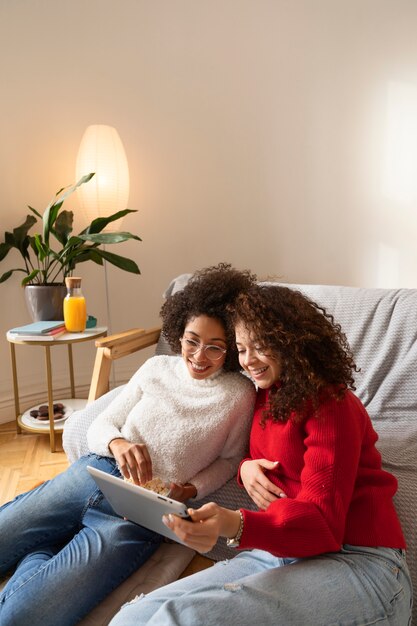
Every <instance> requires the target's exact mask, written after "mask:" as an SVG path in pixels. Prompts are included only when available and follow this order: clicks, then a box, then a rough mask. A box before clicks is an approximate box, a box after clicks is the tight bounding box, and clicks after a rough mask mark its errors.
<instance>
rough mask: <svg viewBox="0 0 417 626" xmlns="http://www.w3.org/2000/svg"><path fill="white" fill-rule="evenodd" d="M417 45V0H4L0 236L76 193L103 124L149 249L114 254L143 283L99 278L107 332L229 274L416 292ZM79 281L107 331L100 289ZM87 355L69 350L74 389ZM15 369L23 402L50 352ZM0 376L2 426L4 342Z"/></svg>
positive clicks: (6, 293) (0, 317)
mask: <svg viewBox="0 0 417 626" xmlns="http://www.w3.org/2000/svg"><path fill="white" fill-rule="evenodd" d="M416 32H417V3H416V2H415V0H207V1H201V0H147V1H145V0H87V1H85V0H13V1H12V0H0V80H1V82H2V88H1V98H0V130H1V133H0V137H1V141H0V178H1V193H0V221H1V229H0V230H1V231H3V230H4V228H13V227H14V226H16V225H17V224H18V222H19V221H20V220H22V221H23V218H24V215H25V214H26V210H25V207H26V204H31V205H32V206H35V207H37V208H38V209H42V208H43V207H44V206H45V205H46V203H47V202H48V201H49V199H50V196H51V195H52V194H53V193H54V192H55V191H56V190H57V189H59V188H60V187H61V186H63V185H66V184H69V183H71V182H73V180H74V167H75V157H76V153H77V149H78V145H79V142H80V140H81V136H82V134H83V132H84V129H85V127H86V126H87V125H88V124H94V123H107V124H110V125H113V126H115V127H116V128H117V129H118V131H119V133H120V135H121V137H122V140H123V142H124V145H125V148H126V153H127V157H128V161H129V165H130V172H131V194H130V200H129V207H130V208H134V209H137V210H138V213H137V214H135V215H134V216H130V217H129V218H128V219H126V221H125V223H124V228H126V229H130V230H132V231H133V232H136V233H138V234H140V235H141V236H142V238H143V243H141V244H137V243H129V244H125V245H123V246H121V247H120V248H119V250H118V251H119V252H120V253H125V254H126V255H130V256H132V257H134V258H135V259H136V260H137V262H138V264H139V266H140V268H141V270H142V276H141V277H134V276H130V275H127V274H125V273H123V272H121V271H118V270H113V269H112V268H110V269H109V291H110V299H111V322H112V329H113V331H119V330H121V329H123V328H126V327H133V326H137V325H149V324H153V323H155V322H156V321H157V319H158V309H159V306H160V303H161V293H162V291H163V289H164V288H165V286H166V285H167V283H168V282H169V280H170V279H171V278H172V277H173V276H175V275H177V274H179V273H182V272H188V271H193V270H194V269H196V268H200V267H203V266H205V265H208V264H213V263H217V262H218V261H221V260H227V261H230V262H232V263H233V264H234V265H236V266H238V267H242V268H243V267H250V268H251V269H252V270H254V271H256V272H257V273H259V274H260V275H265V274H275V275H277V276H279V277H281V279H282V280H284V281H292V282H308V283H338V284H345V285H360V286H382V287H413V286H415V276H416V270H417V258H416V257H417V247H416V244H415V241H416V234H417V224H416V222H417V211H416V197H417V183H416V181H417V176H416V173H417V172H416V170H417V37H416ZM67 208H74V209H77V201H76V199H75V200H74V201H71V202H70V203H68V206H67ZM77 219H78V223H79V225H80V227H81V226H82V225H83V224H82V222H81V218H77ZM15 261H16V263H17V258H16V259H15ZM8 267H9V263H6V262H3V263H1V264H0V272H1V273H2V272H3V271H5V270H6V269H8ZM81 274H82V275H83V277H84V285H85V294H86V296H87V297H88V302H89V312H90V313H92V314H95V315H96V316H98V317H99V321H100V322H101V323H104V324H105V323H106V321H107V315H106V307H105V285H104V273H103V271H102V270H101V269H100V268H96V267H87V266H85V267H84V268H82V271H81ZM18 285H19V280H18V278H17V277H15V278H13V279H12V280H9V281H8V282H7V283H5V284H3V285H0V294H1V297H2V305H3V306H2V308H1V312H0V333H1V335H3V336H4V332H5V330H6V329H7V328H10V327H11V326H14V325H16V324H20V323H22V324H23V323H26V322H28V321H29V320H28V318H27V313H26V310H25V305H24V300H23V293H22V290H21V289H20V288H19V286H18ZM54 352H57V353H58V352H60V349H58V348H56V349H55V350H54ZM54 356H55V358H54V372H55V385H56V387H57V389H61V388H63V387H64V386H65V385H66V378H67V374H66V368H65V358H64V353H62V354H55V355H54ZM92 358H93V350H92V347H91V346H87V347H84V348H79V349H78V348H77V349H76V350H75V359H76V370H77V381H78V382H79V385H80V386H81V389H80V391H85V388H86V385H87V382H88V378H89V375H90V373H91V366H92ZM20 359H21V362H19V372H20V379H21V387H22V389H21V391H22V396H23V398H24V399H25V400H27V401H32V400H35V399H36V400H38V399H39V397H38V396H40V395H41V394H42V393H43V390H42V386H43V376H44V375H43V354H42V352H41V350H39V349H38V348H36V349H35V348H21V349H20ZM0 367H1V377H0V420H1V419H6V418H7V417H8V418H9V419H10V414H11V410H10V407H11V406H12V390H11V375H10V367H9V362H8V346H7V343H6V341H5V340H2V341H1V342H0ZM133 367H135V363H133V361H130V362H129V363H128V364H127V365H123V366H119V369H118V371H117V378H118V380H123V379H125V378H126V377H127V376H128V375H129V374H130V373H131V371H132V369H133ZM40 400H42V398H40Z"/></svg>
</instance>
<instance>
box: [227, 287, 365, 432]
mask: <svg viewBox="0 0 417 626" xmlns="http://www.w3.org/2000/svg"><path fill="white" fill-rule="evenodd" d="M229 311H230V313H231V314H232V315H233V319H234V322H235V324H236V323H237V322H241V323H243V325H244V326H245V328H246V329H247V330H248V332H249V333H250V335H251V336H252V337H253V339H254V341H256V345H257V346H259V348H260V349H261V350H262V351H264V352H265V353H266V354H270V355H271V356H273V355H276V356H277V357H279V358H280V361H281V366H282V373H281V377H280V383H281V385H280V387H279V391H278V388H277V390H276V391H274V392H273V393H272V394H270V400H269V403H270V405H269V406H268V407H267V411H266V412H265V416H264V417H263V418H262V423H264V421H265V419H267V417H268V415H271V416H272V419H273V420H274V421H277V420H281V421H287V420H288V419H290V417H291V419H294V420H296V421H302V420H303V419H305V418H306V416H307V413H308V412H309V411H310V410H311V409H313V411H316V410H317V408H318V406H319V404H320V403H321V402H322V401H323V400H324V399H325V398H326V397H329V396H331V397H335V398H342V397H343V395H344V394H345V392H346V390H347V389H355V386H354V379H353V372H354V371H356V372H357V371H359V370H358V369H357V367H356V365H355V362H354V360H353V356H352V353H351V351H350V348H349V344H348V342H347V339H346V336H345V335H344V333H343V332H342V330H341V327H340V325H339V324H336V323H335V321H334V319H333V316H332V315H330V314H328V313H327V312H326V310H325V309H324V308H323V307H321V306H319V305H318V304H316V303H315V302H313V301H312V300H310V299H309V298H307V297H306V296H305V295H304V294H302V293H301V292H300V291H297V290H295V289H289V288H288V287H283V286H280V285H262V284H261V285H253V286H252V287H251V288H250V289H249V290H248V291H247V292H246V293H242V294H240V296H239V297H238V298H237V299H236V301H235V302H234V304H233V305H232V306H229Z"/></svg>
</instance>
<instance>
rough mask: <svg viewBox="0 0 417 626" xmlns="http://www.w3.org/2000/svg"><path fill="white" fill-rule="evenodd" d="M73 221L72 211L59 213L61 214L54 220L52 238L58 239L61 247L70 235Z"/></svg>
mask: <svg viewBox="0 0 417 626" xmlns="http://www.w3.org/2000/svg"><path fill="white" fill-rule="evenodd" d="M73 221H74V213H73V212H72V211H61V213H60V214H59V215H58V217H57V218H56V221H55V224H54V228H53V230H52V232H53V234H54V236H55V237H56V238H57V239H58V241H59V243H61V244H62V245H63V246H65V245H66V244H67V243H68V238H69V236H70V234H71V233H72V223H73Z"/></svg>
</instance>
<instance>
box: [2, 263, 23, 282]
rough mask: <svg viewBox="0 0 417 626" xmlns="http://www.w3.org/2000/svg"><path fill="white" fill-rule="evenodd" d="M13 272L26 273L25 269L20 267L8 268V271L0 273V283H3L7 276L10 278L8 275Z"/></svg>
mask: <svg viewBox="0 0 417 626" xmlns="http://www.w3.org/2000/svg"><path fill="white" fill-rule="evenodd" d="M13 272H24V273H26V270H24V269H23V268H21V267H16V268H15V269H14V270H9V271H8V272H4V274H2V276H0V283H4V282H5V281H6V280H7V279H8V278H10V276H11V275H12V274H13Z"/></svg>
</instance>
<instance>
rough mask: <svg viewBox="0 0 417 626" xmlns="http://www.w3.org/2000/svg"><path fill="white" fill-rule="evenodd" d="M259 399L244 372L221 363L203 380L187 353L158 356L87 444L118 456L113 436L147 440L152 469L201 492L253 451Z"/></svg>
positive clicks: (117, 401) (102, 416)
mask: <svg viewBox="0 0 417 626" xmlns="http://www.w3.org/2000/svg"><path fill="white" fill-rule="evenodd" d="M254 402H255V387H254V385H253V383H252V382H251V381H250V380H249V379H248V378H246V377H245V376H243V375H242V374H239V373H237V372H233V373H232V372H224V371H223V370H219V371H218V372H216V373H215V374H213V376H210V377H209V378H206V379H204V380H198V379H194V378H192V377H191V376H190V374H189V372H188V369H187V366H186V364H185V363H184V361H183V359H182V357H178V356H155V357H153V358H151V359H148V360H147V361H146V363H145V364H144V365H142V367H141V368H140V369H139V370H138V371H137V372H136V374H134V375H133V377H132V378H131V379H130V381H129V383H128V384H127V385H126V387H125V388H124V389H123V391H121V393H120V394H119V395H118V396H117V397H116V398H115V399H114V400H113V401H112V402H111V403H110V404H109V406H108V407H107V408H106V409H105V410H104V411H103V412H102V413H101V414H100V415H99V416H98V417H97V418H96V419H95V420H94V422H93V423H92V424H91V426H90V428H89V429H88V433H87V440H88V446H89V449H90V451H91V452H95V453H96V454H100V455H102V456H113V455H112V454H111V452H110V450H109V447H108V446H109V443H110V442H111V441H112V440H113V439H116V438H118V437H123V438H124V439H126V440H128V441H130V442H135V443H144V444H145V445H146V447H147V449H148V451H149V454H150V457H151V459H152V473H153V476H159V477H161V478H162V479H164V480H167V481H170V482H175V483H187V482H190V483H192V484H193V485H195V487H196V489H197V495H198V498H203V497H204V496H205V495H207V494H208V493H210V492H212V491H215V490H216V489H218V488H219V487H220V486H221V485H223V484H224V483H225V482H226V481H227V480H228V479H229V478H231V477H232V476H233V474H234V473H235V472H236V470H237V467H238V464H239V461H240V460H241V459H242V458H243V456H244V454H245V452H246V450H247V446H248V439H249V430H250V425H251V418H252V415H253V407H254Z"/></svg>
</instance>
